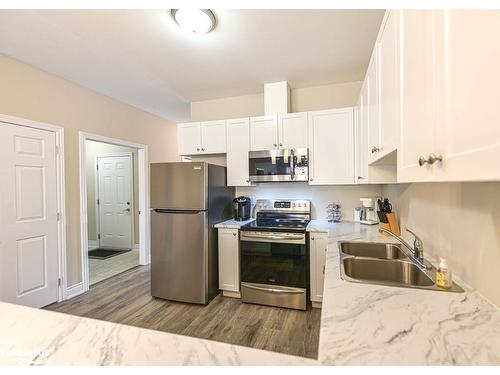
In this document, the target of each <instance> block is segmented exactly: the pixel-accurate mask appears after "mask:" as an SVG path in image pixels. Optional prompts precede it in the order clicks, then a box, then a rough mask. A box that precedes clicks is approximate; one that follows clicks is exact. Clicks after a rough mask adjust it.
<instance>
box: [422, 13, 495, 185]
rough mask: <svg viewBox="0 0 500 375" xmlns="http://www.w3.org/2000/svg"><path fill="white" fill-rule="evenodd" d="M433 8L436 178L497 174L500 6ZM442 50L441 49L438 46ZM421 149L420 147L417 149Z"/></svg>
mask: <svg viewBox="0 0 500 375" xmlns="http://www.w3.org/2000/svg"><path fill="white" fill-rule="evenodd" d="M437 13H438V22H437V26H438V27H437V30H438V33H439V34H438V37H437V40H438V41H442V43H443V47H440V48H439V51H440V53H438V55H437V57H438V62H437V66H438V67H439V70H438V74H437V76H438V77H437V80H438V84H437V87H438V88H439V90H440V91H438V95H439V97H443V98H444V101H443V103H438V106H437V125H436V145H435V148H434V149H433V148H429V149H427V150H426V151H425V154H424V155H428V154H429V153H430V152H434V153H435V154H437V155H442V156H443V162H442V163H439V162H436V163H435V164H434V165H433V166H431V167H430V168H431V169H432V170H433V172H434V175H435V177H436V178H435V180H436V181H472V180H475V181H481V180H499V179H500V166H499V160H500V105H499V103H498V96H497V95H498V89H499V88H500V74H499V67H500V44H499V43H498V40H499V39H500V11H498V10H485V11H479V10H446V11H439V12H437ZM441 51H442V52H441ZM422 153H424V151H422Z"/></svg>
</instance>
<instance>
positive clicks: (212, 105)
mask: <svg viewBox="0 0 500 375" xmlns="http://www.w3.org/2000/svg"><path fill="white" fill-rule="evenodd" d="M362 84H363V82H348V83H338V84H331V85H323V86H313V87H306V88H300V89H291V90H290V102H291V103H290V104H291V112H304V111H316V110H322V109H331V108H342V107H350V106H353V105H355V104H356V102H357V100H358V95H359V91H360V90H361V85H362ZM263 114H264V94H255V95H244V96H235V97H231V98H222V99H215V100H205V101H200V102H192V103H191V121H209V120H223V119H229V118H238V117H250V116H262V115H263Z"/></svg>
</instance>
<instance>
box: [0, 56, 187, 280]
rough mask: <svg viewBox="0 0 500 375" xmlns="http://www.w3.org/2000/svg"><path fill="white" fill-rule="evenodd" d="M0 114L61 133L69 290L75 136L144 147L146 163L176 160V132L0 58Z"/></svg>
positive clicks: (75, 275)
mask: <svg viewBox="0 0 500 375" xmlns="http://www.w3.org/2000/svg"><path fill="white" fill-rule="evenodd" d="M0 82H1V87H2V89H1V90H0V113H2V114H6V115H11V116H17V117H22V118H26V119H30V120H34V121H42V122H47V123H50V124H54V125H58V126H62V127H64V128H65V142H64V146H65V171H66V219H67V269H68V285H73V284H75V283H78V282H79V281H81V267H82V265H81V261H80V251H81V250H80V208H79V177H78V176H79V171H78V169H79V163H78V148H79V145H78V131H85V132H89V133H95V134H100V135H104V136H107V137H113V138H119V139H123V140H127V141H131V142H136V143H142V144H146V145H148V146H149V160H150V162H159V161H173V160H179V157H178V156H177V146H176V126H175V124H173V123H172V122H170V121H168V120H165V119H162V118H159V117H156V116H154V115H151V114H149V113H146V112H144V111H141V110H139V109H137V108H134V107H131V106H129V105H126V104H124V103H121V102H118V101H116V100H114V99H111V98H110V97H107V96H105V95H102V94H98V93H96V92H94V91H91V90H89V89H86V88H84V87H82V86H79V85H77V84H74V83H72V82H69V81H67V80H64V79H62V78H58V77H56V76H54V75H51V74H48V73H45V72H43V71H41V70H38V69H35V68H33V67H32V66H29V65H27V64H24V63H22V62H20V61H17V60H14V59H11V58H9V57H7V56H5V55H0Z"/></svg>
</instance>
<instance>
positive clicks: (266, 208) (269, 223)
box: [241, 200, 311, 232]
mask: <svg viewBox="0 0 500 375" xmlns="http://www.w3.org/2000/svg"><path fill="white" fill-rule="evenodd" d="M257 210H258V211H257V215H256V216H257V218H256V220H255V221H253V222H251V223H249V224H246V225H244V226H242V227H241V230H243V231H249V230H259V231H279V232H285V231H286V232H305V230H306V227H307V224H308V223H309V220H310V219H311V213H310V203H309V201H303V200H301V201H293V200H292V201H286V200H285V201H283V200H280V201H273V200H258V201H257Z"/></svg>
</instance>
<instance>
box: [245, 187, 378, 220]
mask: <svg viewBox="0 0 500 375" xmlns="http://www.w3.org/2000/svg"><path fill="white" fill-rule="evenodd" d="M381 193H382V188H381V186H379V185H349V186H310V185H308V184H307V183H302V182H287V183H285V182H280V183H267V184H265V183H262V184H258V185H257V186H250V187H246V186H245V187H238V188H236V196H240V195H244V196H254V197H255V198H257V199H259V198H261V199H271V198H277V199H288V198H289V199H309V200H310V201H311V203H312V207H311V214H312V218H313V219H326V206H327V205H328V203H332V202H338V203H340V204H341V205H342V213H343V216H342V217H343V219H345V220H352V219H353V216H354V213H353V212H354V208H356V207H359V206H360V205H361V204H360V201H359V198H361V197H373V196H380V195H381Z"/></svg>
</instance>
